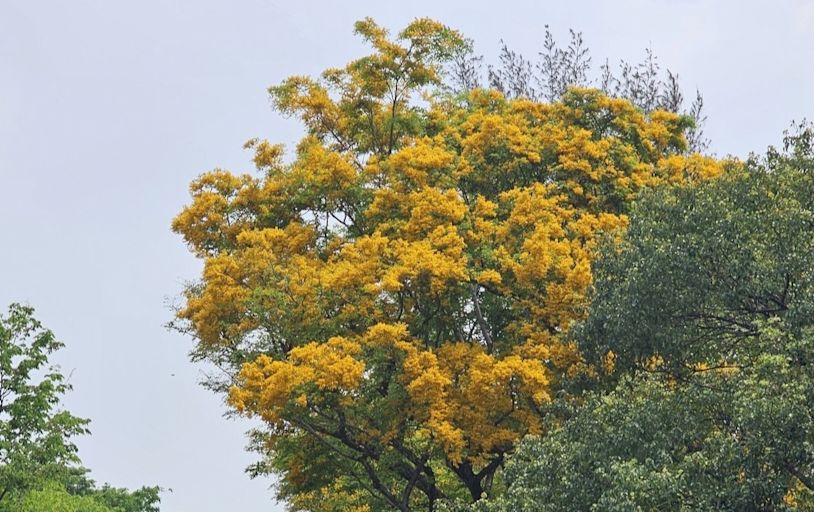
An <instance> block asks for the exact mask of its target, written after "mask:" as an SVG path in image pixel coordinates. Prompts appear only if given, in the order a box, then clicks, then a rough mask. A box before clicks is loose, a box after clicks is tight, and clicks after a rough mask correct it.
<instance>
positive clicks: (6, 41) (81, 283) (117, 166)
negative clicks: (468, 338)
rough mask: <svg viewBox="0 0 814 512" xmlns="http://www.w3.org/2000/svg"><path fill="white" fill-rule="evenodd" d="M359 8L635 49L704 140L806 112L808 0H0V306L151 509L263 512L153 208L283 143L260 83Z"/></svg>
mask: <svg viewBox="0 0 814 512" xmlns="http://www.w3.org/2000/svg"><path fill="white" fill-rule="evenodd" d="M364 16H373V17H374V18H375V19H376V20H377V21H379V22H380V23H381V24H383V25H385V26H387V27H390V28H391V29H393V30H394V31H397V30H398V29H400V28H402V27H403V26H404V25H405V24H406V23H407V22H409V20H411V19H412V18H414V17H418V16H431V17H434V18H436V19H439V20H441V21H443V22H445V23H446V24H448V25H451V26H453V27H455V28H458V29H460V30H462V31H463V32H464V33H465V34H466V35H467V36H469V37H472V38H474V39H475V41H476V44H477V48H478V50H479V51H480V52H482V53H484V54H485V55H486V56H487V60H488V58H489V57H490V56H494V55H495V54H496V52H497V49H498V46H499V39H500V38H503V39H504V40H505V41H506V42H507V43H509V44H510V45H511V46H512V47H514V48H515V49H518V50H521V51H523V52H525V53H527V54H529V55H534V53H535V52H536V51H537V50H538V49H539V48H540V47H541V40H542V35H541V31H542V28H543V25H544V24H549V25H550V26H551V28H552V30H553V31H554V32H555V34H556V35H558V36H560V39H561V40H564V39H565V36H566V35H567V29H568V28H569V27H573V28H575V29H577V30H581V31H583V32H584V35H585V39H586V41H587V42H588V44H589V46H590V48H591V49H592V52H593V57H594V59H595V60H596V61H603V60H604V59H605V58H606V57H608V58H610V59H611V60H612V61H614V60H616V59H618V58H626V59H629V60H637V59H638V58H639V57H641V56H642V53H643V52H642V50H643V48H645V47H646V46H648V45H650V46H652V48H653V50H654V52H655V53H656V54H657V55H658V56H659V57H660V59H661V62H662V63H663V64H665V65H667V66H669V67H670V68H671V69H673V70H674V71H677V72H678V73H679V74H680V76H681V79H682V83H683V84H684V87H685V90H686V91H687V92H690V91H692V90H693V89H694V88H695V87H698V88H700V89H701V91H702V92H703V93H704V97H705V99H706V104H707V107H708V110H707V113H708V115H709V122H708V124H707V127H706V131H707V134H708V136H709V137H710V138H711V139H712V142H713V144H712V149H713V150H714V151H715V152H717V153H718V154H719V155H723V154H728V153H732V154H736V155H741V156H743V155H746V154H747V153H748V152H749V151H762V150H764V149H765V147H766V146H767V145H768V144H776V143H777V142H778V141H779V139H780V136H781V132H782V130H783V129H784V128H786V127H787V126H788V124H789V122H790V121H791V120H792V119H800V118H802V117H806V116H807V117H808V118H814V99H813V98H812V97H811V91H812V86H813V85H814V66H812V65H811V52H812V51H813V50H814V2H811V1H806V0H798V1H791V0H790V1H782V0H776V1H765V2H748V1H717V2H713V1H693V0H678V1H677V0H671V1H644V0H638V1H634V0H615V1H613V2H610V1H605V2H600V1H595V2H587V1H570V2H562V1H548V2H542V1H540V2H532V1H528V2H518V1H509V0H501V1H499V2H497V1H493V2H476V1H466V2H442V1H439V0H433V1H423V0H422V1H412V2H399V3H396V2H385V1H381V0H379V1H376V2H374V1H365V2H361V1H358V2H352V1H344V2H327V1H326V2H304V1H303V2H299V3H296V2H294V1H288V2H281V1H268V0H265V1H263V0H240V1H225V0H224V1H220V2H216V1H210V0H206V1H204V0H194V1H193V0H187V1H169V0H167V1H159V0H131V1H128V2H125V1H114V0H96V1H91V0H71V1H60V0H53V1H38V0H0V227H1V228H2V238H1V239H0V240H2V246H0V306H2V307H3V308H4V307H5V305H6V304H8V303H10V302H12V301H20V302H26V303H29V304H31V305H33V306H35V307H36V308H37V310H38V317H39V318H40V319H41V320H42V321H43V322H44V323H45V324H46V325H47V326H49V327H50V328H52V329H53V330H54V331H55V332H56V333H57V335H58V336H59V337H60V338H61V339H62V340H63V341H64V342H65V343H66V344H67V347H66V349H65V350H64V351H63V352H62V353H61V354H60V355H59V356H58V358H57V360H58V362H60V364H61V365H62V367H63V369H64V370H65V371H66V372H71V373H72V377H71V382H72V383H73V385H74V387H75V389H74V391H73V393H72V394H71V395H70V396H69V397H68V399H67V401H66V403H67V406H68V408H69V409H70V410H72V411H73V412H74V413H75V414H78V415H81V416H86V417H89V418H91V419H92V420H93V423H92V430H93V435H92V436H89V437H86V438H84V439H81V440H80V442H79V445H80V450H81V452H80V453H81V455H82V458H83V459H84V461H85V463H86V464H87V465H88V466H89V467H90V468H92V469H93V470H94V475H95V476H96V477H97V478H98V479H100V480H106V481H109V482H111V483H112V484H114V485H118V486H131V487H133V486H139V485H142V484H158V485H161V486H164V487H171V488H172V489H173V490H174V491H173V492H172V493H171V494H165V495H164V501H163V505H162V510H163V511H165V512H185V511H190V512H191V511H195V512H215V511H226V510H234V509H237V508H238V507H239V509H240V510H241V511H243V512H256V511H270V510H281V508H274V506H273V504H272V501H271V493H270V492H269V491H268V490H267V487H268V485H269V484H270V482H269V481H267V480H265V481H262V480H259V481H250V480H249V479H248V478H247V477H246V476H245V475H244V473H243V468H244V467H245V466H246V465H247V464H248V463H249V462H251V461H252V460H253V456H252V455H250V454H246V453H244V452H243V446H244V444H245V439H244V437H243V434H242V433H243V431H244V430H245V429H246V428H247V424H246V423H243V422H235V421H227V420H225V419H223V418H222V417H221V414H222V413H223V412H224V410H225V409H224V407H223V405H222V404H221V402H220V399H219V398H218V397H215V396H213V395H211V394H210V393H209V392H207V391H206V390H204V389H202V388H200V387H199V386H198V385H197V381H198V380H199V378H200V371H201V368H200V367H196V366H194V365H192V364H191V363H189V362H188V361H187V358H186V353H187V352H188V350H189V349H190V347H191V340H189V339H187V338H184V337H182V336H180V335H178V334H175V333H170V332H167V331H166V330H165V329H164V328H163V327H162V325H163V324H164V323H165V322H166V321H167V320H169V319H170V317H171V312H170V311H169V310H168V309H167V307H166V305H165V297H167V296H173V295H176V294H178V292H180V290H181V288H182V283H183V282H184V281H185V280H188V279H192V278H194V277H195V276H196V274H197V272H198V269H199V264H198V262H196V261H195V260H194V259H193V258H192V257H191V256H190V255H189V254H188V253H187V251H186V249H185V248H184V246H183V244H182V242H181V240H180V238H178V237H177V236H175V235H173V234H172V233H171V232H170V229H169V224H170V220H171V218H172V217H173V216H174V214H175V213H176V212H178V210H179V209H180V208H181V206H182V205H184V204H185V203H186V202H187V201H188V196H187V185H188V183H189V181H190V180H191V179H193V178H194V177H195V176H196V175H198V174H199V173H201V172H204V171H206V170H209V169H211V168H213V167H224V168H228V169H231V170H234V171H239V172H244V171H249V170H250V162H249V156H250V155H249V154H247V153H246V152H245V151H243V150H242V149H241V145H242V144H243V142H244V141H246V140H247V139H249V138H251V137H255V136H259V137H266V138H269V139H272V140H274V141H281V142H286V143H291V142H293V141H294V140H295V139H296V137H297V135H298V133H299V132H298V128H297V125H296V124H295V123H293V122H292V121H289V120H283V119H281V118H280V117H279V116H278V115H277V114H275V113H274V112H272V111H271V110H270V108H269V102H268V98H267V96H266V92H265V89H266V87H267V86H268V85H271V84H274V83H277V82H279V81H280V80H282V79H283V78H285V77H286V76H288V75H291V74H316V73H318V72H320V71H321V70H322V69H324V68H326V67H329V66H338V65H341V64H344V63H345V62H347V61H348V60H350V59H352V58H355V57H357V56H359V55H361V54H362V53H361V52H362V51H363V47H362V46H361V44H360V43H359V41H358V40H357V39H355V38H354V36H353V35H352V25H353V22H354V21H355V20H357V19H360V18H362V17H364ZM173 374H174V376H173Z"/></svg>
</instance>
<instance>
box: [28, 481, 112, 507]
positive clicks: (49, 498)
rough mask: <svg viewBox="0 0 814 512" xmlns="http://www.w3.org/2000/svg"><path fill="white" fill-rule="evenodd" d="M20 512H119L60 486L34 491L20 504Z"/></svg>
mask: <svg viewBox="0 0 814 512" xmlns="http://www.w3.org/2000/svg"><path fill="white" fill-rule="evenodd" d="M17 510H18V511H19V512H118V511H117V510H116V509H111V508H109V507H107V506H105V505H104V504H102V503H100V502H99V501H97V500H95V499H94V498H93V497H90V496H74V495H72V494H69V493H68V492H67V491H66V490H65V489H63V488H61V487H59V486H58V485H56V486H55V485H50V486H47V487H46V488H44V489H42V490H37V491H32V492H30V493H28V495H26V496H25V498H23V500H22V501H21V503H20V504H19V509H17Z"/></svg>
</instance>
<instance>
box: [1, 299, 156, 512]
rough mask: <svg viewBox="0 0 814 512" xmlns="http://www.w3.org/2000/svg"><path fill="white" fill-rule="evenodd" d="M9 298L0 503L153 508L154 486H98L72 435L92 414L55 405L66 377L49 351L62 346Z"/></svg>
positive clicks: (4, 506)
mask: <svg viewBox="0 0 814 512" xmlns="http://www.w3.org/2000/svg"><path fill="white" fill-rule="evenodd" d="M33 313H34V311H33V309H32V308H30V307H27V306H21V305H19V304H12V305H11V306H10V307H9V309H8V313H7V314H6V315H0V511H9V512H12V511H13V512H18V511H20V510H23V511H31V512H34V511H40V510H42V511H45V510H48V511H63V510H64V511H66V512H68V511H73V510H77V511H79V510H81V511H83V512H84V511H96V510H99V511H100V512H101V511H105V512H106V511H111V512H157V510H158V508H157V503H158V501H159V494H158V493H159V489H158V488H157V487H145V488H142V489H140V490H137V491H134V492H130V491H127V490H125V489H114V488H111V487H109V486H103V487H101V488H98V487H96V485H95V484H94V482H93V481H92V480H89V479H88V478H87V476H86V473H87V470H86V469H84V468H83V467H82V466H81V465H80V459H79V456H78V454H77V450H76V445H75V444H74V443H73V438H74V437H76V436H78V435H82V434H87V433H88V430H87V425H88V423H89V420H87V419H83V418H78V417H76V416H73V415H72V414H71V413H70V412H68V411H65V410H62V409H60V400H61V398H62V396H63V395H64V394H65V392H67V391H68V390H70V385H69V384H68V383H67V382H66V381H65V377H64V376H63V375H62V374H61V373H60V372H59V370H58V368H56V367H54V366H52V365H50V364H49V361H48V359H49V357H50V356H51V354H53V352H54V351H56V350H58V349H59V348H61V347H62V343H61V342H59V341H58V340H57V339H56V338H55V337H54V334H53V333H52V332H51V331H50V330H48V329H45V328H44V327H43V326H42V324H40V322H39V321H37V320H36V319H35V318H34V316H33Z"/></svg>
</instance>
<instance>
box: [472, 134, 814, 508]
mask: <svg viewBox="0 0 814 512" xmlns="http://www.w3.org/2000/svg"><path fill="white" fill-rule="evenodd" d="M810 133H811V132H810V131H807V130H803V131H801V132H800V134H799V135H797V136H791V137H788V138H787V140H786V150H787V151H785V152H779V151H775V150H771V151H770V152H769V154H768V156H767V157H766V158H763V159H757V158H753V159H752V160H750V161H749V162H748V163H747V164H746V166H745V169H744V170H743V172H736V173H730V174H729V175H727V176H725V177H723V178H720V179H718V180H717V181H714V182H710V183H705V184H701V185H699V186H697V187H695V188H690V189H687V188H683V189H678V188H676V189H673V190H669V191H659V192H654V193H652V194H650V195H649V197H646V198H644V199H643V200H642V201H641V202H640V204H639V205H638V207H637V208H636V209H635V212H634V214H633V215H632V218H631V225H630V229H629V231H628V233H627V236H626V238H625V240H624V241H623V243H622V244H621V246H619V247H618V248H617V249H613V248H611V249H610V250H609V251H608V253H607V255H606V257H605V258H604V259H603V260H602V262H601V263H600V265H598V269H597V276H598V277H597V282H596V286H595V295H594V302H593V304H592V308H591V314H590V316H589V317H588V319H587V321H586V322H585V323H584V324H583V325H582V326H581V328H580V329H578V330H577V337H578V339H579V342H580V344H581V348H582V349H583V353H584V354H585V356H586V358H587V359H588V361H589V362H593V363H594V365H595V366H596V367H597V368H600V367H604V371H605V372H606V374H605V379H603V385H602V386H600V388H599V389H595V390H594V391H590V392H586V393H585V394H584V395H583V396H582V397H581V399H580V400H579V401H577V402H573V403H571V404H570V405H569V406H567V407H566V409H567V414H566V415H565V416H566V417H567V419H566V421H564V422H563V423H562V424H561V425H560V426H559V427H556V428H554V429H553V431H552V432H551V433H550V434H548V435H546V436H545V437H542V438H530V439H527V440H526V441H525V443H524V444H523V445H522V446H521V448H520V449H519V452H518V454H517V455H516V456H515V458H514V459H513V461H512V463H511V464H510V467H509V468H508V469H507V471H506V475H505V477H506V481H507V482H508V485H509V490H508V492H506V493H505V495H504V496H503V497H502V498H499V499H497V500H495V501H492V502H491V503H488V504H480V505H478V507H477V508H478V510H491V511H508V510H552V511H557V510H620V511H621V510H814V408H812V405H814V367H813V366H812V362H814V316H812V313H814V254H812V240H814V160H812V151H811V149H812V147H811V143H810V141H811V139H810ZM580 403H581V404H582V405H578V404H580Z"/></svg>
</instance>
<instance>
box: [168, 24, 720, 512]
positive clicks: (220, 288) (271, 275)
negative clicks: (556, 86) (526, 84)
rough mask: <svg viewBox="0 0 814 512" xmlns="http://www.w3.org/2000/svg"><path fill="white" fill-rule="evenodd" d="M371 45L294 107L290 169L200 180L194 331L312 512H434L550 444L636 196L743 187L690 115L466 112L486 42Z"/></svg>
mask: <svg viewBox="0 0 814 512" xmlns="http://www.w3.org/2000/svg"><path fill="white" fill-rule="evenodd" d="M356 31H357V33H358V34H360V35H361V36H362V37H363V38H364V39H365V40H366V41H367V42H368V43H369V44H370V45H371V46H372V49H373V51H372V53H371V55H369V56H366V57H363V58H361V59H358V60H355V61H353V62H351V63H350V64H348V65H347V66H345V67H344V68H339V69H329V70H327V71H325V72H324V73H323V74H322V76H321V77H320V78H319V79H312V78H306V77H293V78H289V79H288V80H286V81H285V82H283V83H282V84H281V85H279V86H275V87H272V88H271V89H270V92H271V96H272V99H273V102H274V105H275V107H276V108H277V110H279V111H280V112H282V113H283V114H287V115H291V116H294V117H296V118H297V119H299V120H300V121H301V122H302V123H303V125H304V127H305V129H306V135H305V136H304V137H303V139H302V140H301V142H300V143H299V145H298V146H297V148H296V154H295V156H294V158H293V159H292V160H291V161H290V162H288V161H285V160H284V150H283V148H282V147H281V146H279V145H274V144H272V143H270V142H267V141H261V140H252V141H250V142H249V143H247V147H249V148H251V149H252V150H253V151H254V163H255V164H256V167H257V173H255V174H253V175H236V174H232V173H230V172H226V171H222V170H215V171H212V172H209V173H207V174H204V175H202V176H201V177H200V178H198V179H197V180H195V181H194V182H193V183H192V185H191V194H192V202H191V203H190V204H189V205H188V206H187V207H185V208H184V209H183V210H182V211H181V213H180V214H179V215H178V216H177V217H176V218H175V221H174V223H173V229H174V230H175V231H176V232H178V233H180V234H181V235H182V236H183V237H184V239H185V241H186V242H187V244H188V245H189V247H190V249H191V250H192V251H193V252H194V253H195V254H196V255H197V256H198V257H200V258H201V259H202V260H203V262H204V268H203V273H202V276H201V279H200V281H199V282H198V283H196V284H194V285H192V286H190V287H189V288H188V290H187V292H186V300H185V303H184V305H183V306H182V307H181V308H180V310H179V311H178V317H179V319H180V320H181V321H182V323H183V325H184V326H185V327H186V328H188V329H189V331H190V332H191V333H192V334H193V335H194V336H195V338H196V340H197V347H196V349H195V356H196V357H199V358H203V359H207V360H210V361H213V362H214V363H216V364H217V365H218V366H220V367H221V368H223V369H225V370H226V372H227V374H228V375H230V378H229V380H228V382H222V383H219V384H217V383H216V386H218V387H219V389H220V390H221V391H223V392H226V393H228V399H229V403H230V404H231V406H232V407H233V408H234V409H235V410H236V411H237V412H239V413H241V414H245V415H249V416H253V417H257V418H261V419H262V420H263V422H264V424H265V425H267V430H266V431H264V432H263V433H260V434H258V436H257V438H256V440H257V443H258V448H259V449H260V450H261V451H263V452H265V453H266V454H267V455H268V457H267V459H266V460H265V461H264V462H262V463H261V464H260V465H258V467H257V468H255V469H256V470H257V471H260V472H263V471H271V472H274V473H276V474H277V475H278V476H279V478H280V485H279V492H280V495H281V497H283V498H286V499H288V500H289V502H290V503H292V506H294V507H295V508H297V509H302V510H354V509H355V510H415V509H426V510H432V509H433V508H434V507H435V506H436V504H437V502H438V501H439V500H442V499H459V498H464V499H469V500H478V499H479V498H480V497H481V496H482V495H483V494H484V493H489V492H492V490H493V489H497V487H496V483H495V482H496V476H497V475H498V473H499V469H500V468H501V467H502V466H503V464H504V461H505V460H506V458H507V456H509V455H510V454H511V453H512V451H513V450H514V448H515V447H516V445H517V443H518V442H519V440H520V439H521V438H522V437H523V436H524V435H526V434H529V433H534V434H540V433H542V432H543V431H544V420H545V414H544V411H545V407H546V404H547V403H548V402H549V401H550V400H551V398H552V395H553V394H554V393H555V392H556V391H557V389H558V382H559V381H560V379H561V377H562V376H563V375H565V374H568V373H569V372H579V371H582V369H583V368H582V364H581V362H580V361H581V360H580V355H579V354H578V353H577V351H576V349H575V347H574V345H573V344H572V343H569V341H568V337H567V334H568V330H569V327H570V326H571V325H572V324H573V323H574V322H575V321H577V320H579V319H581V318H583V316H584V315H585V310H586V304H585V302H586V299H585V297H586V292H587V290H588V288H589V286H590V285H591V279H592V277H591V261H592V259H593V258H594V255H595V252H596V247H597V244H598V241H599V239H600V238H602V237H614V236H615V235H616V234H618V233H619V230H620V229H623V228H624V227H625V225H626V223H627V217H626V216H625V212H626V211H627V208H628V205H629V204H630V202H631V200H632V199H633V198H634V197H635V196H636V194H637V193H638V192H639V191H641V190H642V189H644V188H648V187H654V186H658V185H660V184H664V183H685V182H688V181H690V182H691V181H694V180H697V179H703V178H707V177H710V176H714V175H716V174H718V173H719V172H720V171H721V167H720V165H719V164H718V163H717V162H716V161H714V160H712V159H710V158H707V157H702V156H698V155H687V154H686V151H685V149H686V142H685V138H684V136H683V133H684V130H686V129H687V128H688V125H689V123H690V121H688V119H687V118H686V117H682V116H679V115H676V114H672V113H668V112H661V111H657V112H654V113H652V114H649V115H645V114H643V113H642V112H641V111H640V110H638V109H637V108H636V107H634V106H633V105H632V104H631V103H629V102H628V101H626V100H623V99H614V98H610V97H608V96H606V95H604V94H603V93H601V92H599V91H596V90H592V89H571V90H570V91H569V92H567V93H566V94H565V95H564V96H563V98H562V100H561V101H558V102H555V103H540V102H534V101H530V100H525V99H507V98H505V97H504V96H503V95H501V94H500V93H498V92H495V91H490V90H475V91H472V92H470V93H467V94H466V95H462V96H455V97H452V96H451V95H449V94H444V93H443V92H442V90H441V89H440V88H438V87H437V85H438V84H439V82H440V80H441V73H442V69H443V65H444V63H445V62H447V61H448V59H450V58H451V56H453V55H454V54H455V52H457V51H459V50H460V49H461V48H462V47H465V46H466V44H467V42H466V40H465V39H463V38H462V37H461V36H460V34H458V33H457V32H455V31H453V30H450V29H449V28H447V27H445V26H443V25H441V24H439V23H436V22H434V21H431V20H427V19H419V20H416V21H414V22H413V23H411V24H410V25H408V26H407V28H405V29H404V30H403V31H402V32H401V33H399V34H398V35H397V37H395V38H390V36H389V35H388V33H387V32H386V31H385V30H384V29H382V28H380V27H378V26H377V25H376V24H375V23H374V22H373V21H371V20H364V21H361V22H359V23H357V25H356ZM498 480H499V479H498ZM325 496H332V498H331V499H326V498H325Z"/></svg>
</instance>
